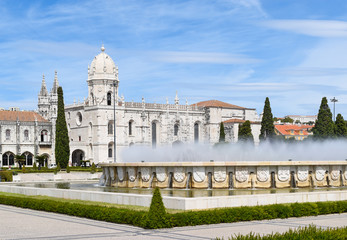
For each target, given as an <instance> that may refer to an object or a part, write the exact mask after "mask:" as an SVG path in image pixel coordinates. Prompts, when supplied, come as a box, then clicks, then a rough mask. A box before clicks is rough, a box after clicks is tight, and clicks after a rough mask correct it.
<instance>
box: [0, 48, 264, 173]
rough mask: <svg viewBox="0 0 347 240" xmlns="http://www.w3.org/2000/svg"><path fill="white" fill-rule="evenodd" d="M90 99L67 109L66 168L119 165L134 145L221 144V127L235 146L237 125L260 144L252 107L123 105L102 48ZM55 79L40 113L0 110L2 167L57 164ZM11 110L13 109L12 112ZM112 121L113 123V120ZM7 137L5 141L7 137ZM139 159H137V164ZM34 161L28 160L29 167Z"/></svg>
mask: <svg viewBox="0 0 347 240" xmlns="http://www.w3.org/2000/svg"><path fill="white" fill-rule="evenodd" d="M86 82H87V84H86V85H87V86H86V87H87V88H88V92H87V93H88V96H87V98H85V99H84V101H82V102H80V101H78V102H77V103H76V102H74V103H73V104H66V105H65V117H66V123H67V128H68V134H69V139H70V158H69V162H70V165H81V163H82V162H85V161H87V162H88V161H89V162H91V163H92V162H94V163H96V164H97V163H99V162H113V161H116V160H117V161H119V160H121V157H122V155H121V152H122V151H123V150H124V149H128V148H129V147H130V146H133V145H147V146H151V147H153V148H155V147H157V146H167V145H174V144H177V143H209V144H211V145H213V144H214V143H217V142H218V141H219V131H220V123H221V122H224V123H225V132H226V134H227V138H226V140H227V141H229V142H236V141H237V139H238V137H237V135H238V126H239V125H240V124H241V123H242V122H244V121H246V120H250V121H251V122H252V126H251V127H252V131H253V135H254V141H255V142H258V141H259V132H260V118H259V116H258V115H257V112H256V110H255V109H254V108H246V107H241V106H237V105H233V104H231V103H227V102H222V101H219V100H207V101H201V102H197V103H195V104H188V102H187V100H186V101H185V103H183V104H182V103H180V99H179V98H178V94H177V93H176V97H175V99H174V103H169V102H168V100H167V101H166V103H164V104H162V103H146V101H145V99H144V98H142V101H141V102H133V101H131V102H126V101H125V99H124V97H123V96H122V97H119V96H118V87H119V79H118V67H117V66H116V64H115V63H114V61H113V60H112V58H111V57H110V56H109V55H108V54H107V53H106V52H105V48H104V47H102V48H101V52H100V53H99V54H98V55H96V56H95V57H94V58H93V60H92V62H91V64H90V65H89V67H88V78H87V81H86ZM58 86H59V85H58V78H57V73H55V77H54V83H53V87H52V89H51V91H50V92H48V91H47V87H46V82H45V78H44V76H43V79H42V84H41V89H40V92H39V94H38V112H37V113H36V112H23V111H12V112H11V111H2V115H1V114H0V115H1V116H0V117H1V118H2V120H1V121H2V123H1V134H2V140H1V141H0V145H1V151H0V154H1V156H0V159H3V162H4V163H5V164H4V165H5V166H8V165H12V164H13V161H12V160H13V156H14V155H15V154H23V153H26V154H28V155H30V157H29V160H30V159H32V158H33V156H35V155H37V154H46V155H47V162H48V163H55V156H54V142H55V121H56V118H57V100H58V97H57V89H58ZM13 110H15V109H13ZM114 118H116V119H114ZM6 133H8V134H9V136H7V135H6ZM138 160H140V159H138ZM30 164H32V161H31V160H30V161H27V165H30Z"/></svg>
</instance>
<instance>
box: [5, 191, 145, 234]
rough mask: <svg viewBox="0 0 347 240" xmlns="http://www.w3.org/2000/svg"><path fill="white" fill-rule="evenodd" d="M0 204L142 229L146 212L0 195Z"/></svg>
mask: <svg viewBox="0 0 347 240" xmlns="http://www.w3.org/2000/svg"><path fill="white" fill-rule="evenodd" d="M0 204H5V205H11V206H16V207H21V208H30V209H34V210H41V211H46V212H54V213H62V214H67V215H71V216H76V217H84V218H90V219H95V220H100V221H106V222H112V223H122V224H130V225H134V226H139V227H144V224H145V222H146V221H145V219H146V216H147V212H145V211H135V210H129V209H125V208H115V207H105V206H97V205H86V204H83V203H68V202H61V201H55V200H51V199H35V198H30V197H26V196H4V195H0Z"/></svg>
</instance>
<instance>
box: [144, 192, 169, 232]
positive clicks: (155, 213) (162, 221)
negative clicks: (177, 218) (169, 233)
mask: <svg viewBox="0 0 347 240" xmlns="http://www.w3.org/2000/svg"><path fill="white" fill-rule="evenodd" d="M165 227H171V224H170V221H169V219H168V217H167V213H166V209H165V206H164V203H163V199H162V197H161V194H160V190H159V188H158V187H156V188H155V189H154V193H153V197H152V201H151V205H150V207H149V211H148V215H147V219H146V224H145V228H150V229H156V228H165Z"/></svg>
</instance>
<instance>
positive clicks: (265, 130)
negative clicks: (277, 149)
mask: <svg viewBox="0 0 347 240" xmlns="http://www.w3.org/2000/svg"><path fill="white" fill-rule="evenodd" d="M275 135H276V134H275V127H274V123H273V116H272V112H271V107H270V100H269V98H268V97H267V98H266V99H265V104H264V110H263V118H262V119H261V128H260V136H259V139H260V140H271V139H273V138H274V136H275Z"/></svg>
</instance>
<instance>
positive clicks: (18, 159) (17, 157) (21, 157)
mask: <svg viewBox="0 0 347 240" xmlns="http://www.w3.org/2000/svg"><path fill="white" fill-rule="evenodd" d="M14 159H15V160H16V162H17V163H18V165H19V169H22V165H24V164H25V156H24V155H15V156H14Z"/></svg>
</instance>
